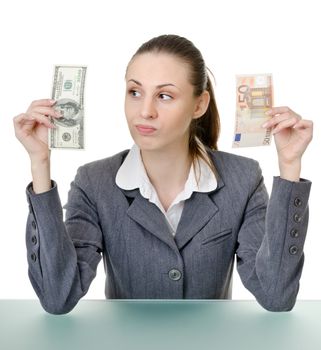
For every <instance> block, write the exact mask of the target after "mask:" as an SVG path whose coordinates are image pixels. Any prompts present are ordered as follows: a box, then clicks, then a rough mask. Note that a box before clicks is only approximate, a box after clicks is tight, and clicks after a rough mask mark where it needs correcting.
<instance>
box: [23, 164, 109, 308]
mask: <svg viewBox="0 0 321 350" xmlns="http://www.w3.org/2000/svg"><path fill="white" fill-rule="evenodd" d="M26 193H27V199H28V202H29V215H28V219H27V227H26V245H27V259H28V275H29V279H30V281H31V284H32V286H33V288H34V290H35V292H36V294H37V296H38V297H39V300H40V302H41V304H42V306H43V308H44V309H45V310H46V311H47V312H49V313H53V314H63V313H67V312H69V311H71V310H72V309H73V308H74V306H75V305H76V304H77V302H78V301H79V299H80V298H81V297H82V296H84V295H85V294H86V293H87V291H88V289H89V286H90V283H91V282H92V280H93V278H94V277H95V275H96V271H97V265H98V263H99V261H100V260H101V252H102V250H103V245H102V233H101V229H100V225H99V220H98V215H97V211H96V209H95V205H94V203H93V200H92V199H91V198H90V196H89V195H88V194H89V193H93V191H92V189H91V188H90V179H88V177H87V174H86V171H85V169H84V168H83V167H80V168H79V169H78V172H77V175H76V177H75V180H74V181H73V182H72V183H71V188H70V191H69V195H68V204H67V206H66V209H67V211H66V220H65V222H64V219H63V211H62V206H61V202H60V198H59V194H58V190H57V184H56V183H55V182H54V181H52V188H51V189H50V190H49V191H47V192H44V193H40V194H35V193H34V192H33V190H32V183H31V184H29V185H28V187H27V190H26Z"/></svg>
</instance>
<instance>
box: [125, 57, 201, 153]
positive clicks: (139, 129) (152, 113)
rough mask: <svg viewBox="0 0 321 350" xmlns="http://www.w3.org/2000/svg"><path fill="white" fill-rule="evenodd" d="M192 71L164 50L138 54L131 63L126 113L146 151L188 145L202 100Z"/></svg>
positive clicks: (129, 124)
mask: <svg viewBox="0 0 321 350" xmlns="http://www.w3.org/2000/svg"><path fill="white" fill-rule="evenodd" d="M189 74H190V72H189V66H188V65H187V64H186V63H184V62H183V61H181V60H180V59H178V58H176V57H175V56H173V55H169V54H164V53H146V54H141V55H138V56H136V57H135V58H134V60H133V61H132V62H131V63H130V65H129V66H128V69H127V73H126V77H125V78H126V98H125V114H126V119H127V123H128V127H129V131H130V133H131V136H132V138H133V139H134V142H135V143H136V144H137V145H138V146H139V147H140V148H141V149H142V150H146V151H147V150H150V151H151V150H166V149H170V148H172V147H181V146H187V145H188V139H189V125H190V123H191V121H192V119H193V118H195V117H197V116H195V112H197V100H198V99H197V98H196V97H195V96H194V94H193V86H192V85H191V83H190V82H189V81H188V77H189ZM202 114H203V113H202Z"/></svg>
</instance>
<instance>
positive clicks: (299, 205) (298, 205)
mask: <svg viewBox="0 0 321 350" xmlns="http://www.w3.org/2000/svg"><path fill="white" fill-rule="evenodd" d="M294 205H295V206H296V207H301V205H302V201H301V199H300V198H298V197H296V198H295V200H294Z"/></svg>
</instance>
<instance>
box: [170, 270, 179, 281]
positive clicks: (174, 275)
mask: <svg viewBox="0 0 321 350" xmlns="http://www.w3.org/2000/svg"><path fill="white" fill-rule="evenodd" d="M168 276H169V278H170V279H171V280H173V281H178V280H179V279H180V278H181V277H182V274H181V272H180V271H179V270H176V269H172V270H170V271H169V273H168Z"/></svg>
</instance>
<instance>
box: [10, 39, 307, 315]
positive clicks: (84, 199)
mask: <svg viewBox="0 0 321 350" xmlns="http://www.w3.org/2000/svg"><path fill="white" fill-rule="evenodd" d="M125 78H126V84H127V86H126V98H125V114H126V118H127V122H128V126H129V130H130V133H131V136H132V138H133V140H134V146H133V147H132V148H131V149H130V150H125V151H122V152H120V153H118V154H116V155H114V156H112V157H109V158H106V159H103V160H98V161H95V162H92V163H89V164H86V165H84V166H82V167H80V168H79V169H78V172H77V175H76V177H75V180H74V181H73V182H72V184H71V189H70V191H69V196H68V203H67V205H66V206H65V208H66V219H65V222H64V221H63V215H62V208H61V204H60V199H59V195H58V191H57V184H56V183H55V182H54V181H53V180H51V178H50V151H49V150H48V146H47V131H48V128H52V127H53V125H52V124H51V123H50V121H49V119H48V116H50V117H53V118H59V117H60V115H59V113H57V112H56V111H55V109H54V104H55V101H52V100H38V101H34V102H33V103H31V105H30V107H29V108H28V110H27V111H26V113H23V114H20V115H19V116H17V117H15V118H14V126H15V133H16V137H17V138H18V139H19V141H20V142H21V143H22V144H23V146H24V147H25V148H26V150H27V152H28V154H29V156H30V160H31V170H32V179H33V181H32V183H30V184H29V185H28V187H27V198H28V201H29V204H30V214H29V217H28V222H27V236H26V242H27V251H28V264H29V277H30V280H31V283H32V285H33V287H34V289H35V291H36V293H37V295H38V297H39V299H40V301H41V304H42V306H43V307H44V309H45V310H47V311H48V312H50V313H54V314H61V313H67V312H69V311H70V310H72V309H73V307H74V306H75V305H76V304H77V302H78V300H79V299H80V298H81V297H82V296H83V295H85V294H86V292H87V291H88V288H89V285H90V283H91V281H92V280H93V278H94V277H95V274H96V269H97V265H98V263H99V261H100V260H101V257H102V256H103V258H104V264H105V271H106V274H107V277H106V289H105V293H106V297H107V298H117V299H126V298H129V299H130V298H135V299H154V298H157V299H182V298H187V299H227V298H230V297H231V280H232V272H233V262H234V256H235V255H236V258H237V270H238V273H239V274H240V277H241V279H242V282H243V284H244V286H245V287H246V288H248V289H249V290H250V291H251V292H252V294H253V295H254V296H255V298H256V299H257V301H258V302H259V303H260V304H261V305H262V306H263V307H264V308H266V309H267V310H273V311H285V310H291V309H292V308H293V306H294V304H295V301H296V296H297V293H298V288H299V279H300V275H301V272H302V266H303V259H304V255H303V245H304V241H305V236H306V231H307V224H308V197H309V192H310V186H311V183H310V181H308V180H304V179H300V165H301V158H302V155H303V153H304V151H305V149H306V147H307V146H308V144H309V142H310V141H311V139H312V122H311V121H307V120H303V119H301V118H300V116H299V115H298V114H296V113H294V112H293V111H292V110H291V109H290V108H288V107H275V108H272V109H271V111H270V115H271V119H270V120H269V121H268V122H267V123H266V124H265V125H264V127H266V128H269V127H271V128H273V132H274V136H275V142H276V147H277V152H278V159H279V167H280V176H277V177H275V178H274V182H273V188H272V193H271V198H270V200H269V199H268V195H267V192H266V188H265V186H264V183H263V177H262V173H261V170H260V167H259V165H258V163H257V162H256V161H254V160H251V159H248V158H245V157H240V156H236V155H233V154H228V153H225V152H220V151H217V139H218V135H219V126H220V123H219V116H218V111H217V107H216V104H215V98H214V93H213V88H212V85H211V82H210V80H209V78H208V75H207V71H206V66H205V64H204V60H203V58H202V56H201V53H200V52H199V50H198V49H197V48H195V46H194V45H193V44H192V43H191V42H190V41H188V40H187V39H185V38H182V37H179V36H175V35H163V36H160V37H156V38H153V39H151V40H150V41H148V42H146V43H144V44H143V45H142V46H141V47H140V48H139V49H138V51H137V52H136V53H135V55H134V56H133V57H132V59H131V61H130V62H129V64H128V67H127V71H126V77H125Z"/></svg>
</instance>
